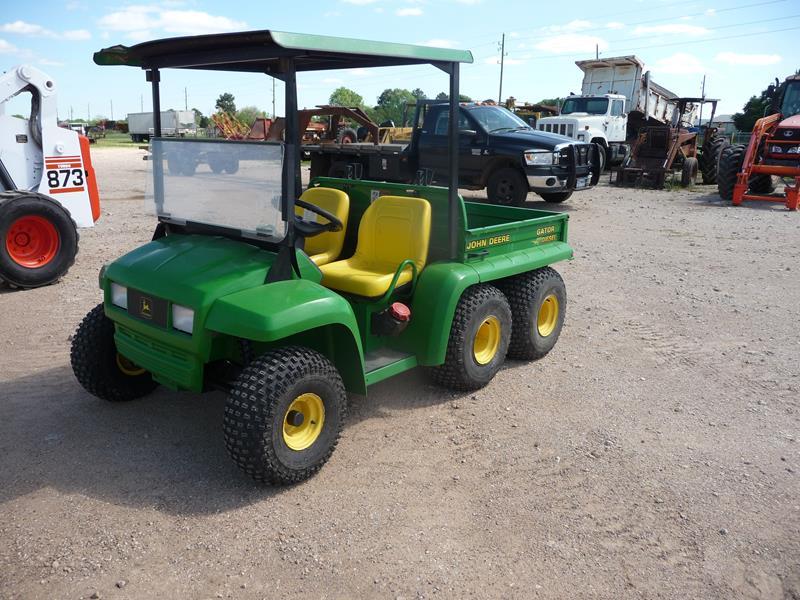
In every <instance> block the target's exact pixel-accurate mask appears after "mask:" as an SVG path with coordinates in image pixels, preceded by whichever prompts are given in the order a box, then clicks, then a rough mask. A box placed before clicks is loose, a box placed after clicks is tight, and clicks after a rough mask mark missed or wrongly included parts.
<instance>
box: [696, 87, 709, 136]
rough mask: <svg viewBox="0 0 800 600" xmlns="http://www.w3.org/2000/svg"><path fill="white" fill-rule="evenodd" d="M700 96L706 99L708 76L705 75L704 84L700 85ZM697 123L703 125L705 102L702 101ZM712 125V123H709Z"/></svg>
mask: <svg viewBox="0 0 800 600" xmlns="http://www.w3.org/2000/svg"><path fill="white" fill-rule="evenodd" d="M700 97H701V98H702V99H703V100H705V99H706V76H705V75H703V85H702V86H700ZM697 124H698V125H699V126H700V127H702V126H703V103H702V102H701V103H700V117H699V120H698V122H697ZM709 125H710V123H709Z"/></svg>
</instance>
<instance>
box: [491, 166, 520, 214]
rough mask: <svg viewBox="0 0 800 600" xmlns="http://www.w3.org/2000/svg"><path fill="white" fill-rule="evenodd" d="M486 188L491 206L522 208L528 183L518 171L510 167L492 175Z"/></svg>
mask: <svg viewBox="0 0 800 600" xmlns="http://www.w3.org/2000/svg"><path fill="white" fill-rule="evenodd" d="M486 187H487V195H488V197H489V202H491V203H492V204H502V205H506V206H522V205H523V204H524V203H525V198H527V196H528V182H527V181H526V180H525V177H524V176H523V175H522V173H521V172H520V171H519V170H518V169H514V168H511V167H503V168H502V169H498V170H497V171H495V172H494V173H492V174H491V175H490V176H489V181H488V185H487V186H486Z"/></svg>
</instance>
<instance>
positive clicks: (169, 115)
mask: <svg viewBox="0 0 800 600" xmlns="http://www.w3.org/2000/svg"><path fill="white" fill-rule="evenodd" d="M153 129H154V124H153V113H152V112H138V113H128V133H129V134H130V136H131V139H132V140H133V141H134V142H146V141H148V140H149V139H150V136H152V135H153ZM196 132H197V125H195V122H194V111H192V110H172V109H170V110H165V111H162V112H161V135H163V136H178V137H183V136H185V135H194V134H195V133H196Z"/></svg>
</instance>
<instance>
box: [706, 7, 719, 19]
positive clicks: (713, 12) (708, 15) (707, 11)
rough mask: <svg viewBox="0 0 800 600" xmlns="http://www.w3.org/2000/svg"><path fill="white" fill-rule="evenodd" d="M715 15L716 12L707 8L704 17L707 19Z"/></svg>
mask: <svg viewBox="0 0 800 600" xmlns="http://www.w3.org/2000/svg"><path fill="white" fill-rule="evenodd" d="M716 14H717V11H716V9H714V8H709V9H708V10H706V16H707V17H713V16H714V15H716Z"/></svg>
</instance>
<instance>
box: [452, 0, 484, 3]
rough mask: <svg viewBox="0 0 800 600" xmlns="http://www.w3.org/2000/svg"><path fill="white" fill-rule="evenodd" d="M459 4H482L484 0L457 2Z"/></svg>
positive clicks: (457, 0)
mask: <svg viewBox="0 0 800 600" xmlns="http://www.w3.org/2000/svg"><path fill="white" fill-rule="evenodd" d="M456 2H458V3H459V4H480V3H481V2H483V0H456Z"/></svg>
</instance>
